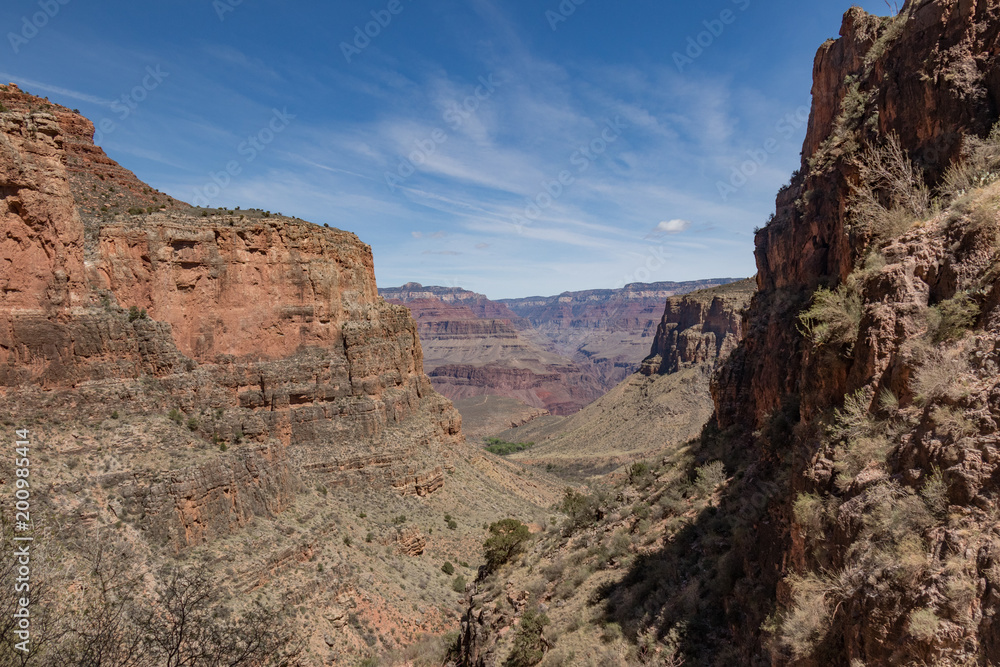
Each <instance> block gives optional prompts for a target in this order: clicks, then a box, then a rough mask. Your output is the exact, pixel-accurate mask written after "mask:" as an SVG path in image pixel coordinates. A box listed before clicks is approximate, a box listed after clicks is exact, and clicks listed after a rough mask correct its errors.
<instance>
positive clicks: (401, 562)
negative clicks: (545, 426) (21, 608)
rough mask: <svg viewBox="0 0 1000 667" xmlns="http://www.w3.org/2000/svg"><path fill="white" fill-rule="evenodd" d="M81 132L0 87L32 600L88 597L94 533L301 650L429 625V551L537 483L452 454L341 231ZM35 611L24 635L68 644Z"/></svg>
mask: <svg viewBox="0 0 1000 667" xmlns="http://www.w3.org/2000/svg"><path fill="white" fill-rule="evenodd" d="M93 131H94V130H93V126H92V125H91V124H90V122H89V121H87V120H86V119H84V118H82V117H81V116H79V115H78V114H77V113H75V112H72V111H70V110H68V109H65V108H63V107H59V106H57V105H52V104H51V103H49V102H48V101H46V100H44V99H41V98H37V97H33V96H31V95H28V94H26V93H23V92H21V91H20V90H18V89H17V88H16V86H13V85H10V86H0V196H2V203H0V231H2V233H0V290H2V294H3V297H2V301H0V416H2V421H3V423H4V424H5V425H6V427H7V428H8V429H9V430H10V434H9V435H10V437H11V438H13V437H14V435H13V432H14V429H15V428H24V429H28V430H29V431H30V434H31V440H32V442H33V443H34V446H35V447H37V449H36V450H34V451H35V452H36V454H35V456H37V457H38V458H35V459H34V460H33V461H32V466H33V467H32V479H33V480H34V481H33V484H34V485H35V488H37V489H39V490H40V489H45V493H44V494H43V495H39V496H38V499H37V501H36V502H37V505H36V506H35V507H34V510H35V511H34V516H35V517H36V518H35V529H36V530H37V531H39V533H37V534H38V535H41V534H42V532H44V533H45V534H46V535H48V536H49V537H50V538H51V539H50V542H51V544H52V546H51V547H50V549H55V548H56V545H58V549H59V550H60V551H59V556H58V558H59V560H60V562H61V563H62V565H61V566H60V567H59V568H52V569H44V568H42V567H41V566H39V568H38V569H37V570H36V571H35V573H36V575H37V577H39V579H40V580H42V581H44V582H45V583H47V584H48V587H47V588H45V590H47V591H54V592H53V593H52V594H53V595H56V596H58V592H59V591H72V590H78V589H79V590H88V588H87V585H86V584H85V583H84V581H85V579H86V577H87V576H89V575H88V574H87V573H88V571H89V570H88V569H87V568H88V566H86V565H84V563H85V561H86V560H87V558H88V557H89V555H91V552H90V549H91V547H92V546H93V545H95V544H101V543H103V542H104V541H105V540H103V539H102V538H101V535H105V536H112V535H117V536H118V537H119V538H120V539H121V540H123V541H124V542H125V543H127V544H129V545H131V546H130V549H134V550H135V551H136V555H135V557H134V558H133V559H130V561H129V562H130V563H131V562H132V561H135V564H136V567H139V568H140V570H142V571H144V572H145V573H146V574H145V575H144V576H146V577H148V578H147V580H146V581H147V582H148V585H149V586H150V588H151V590H159V589H158V588H157V587H159V586H161V585H165V584H164V582H162V581H159V580H157V578H156V576H157V575H156V573H158V572H159V571H160V568H161V566H163V565H164V563H165V562H171V561H169V560H168V557H169V558H173V559H175V560H174V561H173V562H181V563H192V562H194V563H202V564H203V565H202V566H203V567H207V568H208V569H209V570H210V572H211V576H212V578H213V581H216V582H218V584H217V585H218V586H220V587H221V588H220V590H221V591H224V592H225V595H226V596H228V598H227V599H228V600H229V601H231V602H232V603H233V604H235V605H236V606H237V607H238V606H240V605H242V604H245V603H248V598H247V597H246V594H247V593H248V592H250V591H254V592H255V595H256V598H257V600H258V601H268V602H269V603H270V604H271V605H273V606H274V607H275V608H284V609H285V610H286V611H285V612H282V613H281V614H280V615H279V616H276V618H278V619H280V622H279V621H277V620H276V625H280V624H281V623H285V622H288V623H290V624H292V625H294V626H295V627H297V630H296V632H295V637H296V639H297V640H298V641H299V642H300V643H301V644H302V645H303V646H304V650H305V652H304V653H303V659H304V662H305V664H356V663H359V662H360V661H361V660H362V659H363V658H364V657H366V656H367V655H370V654H373V653H378V652H380V651H384V650H390V649H394V648H399V647H402V646H405V645H406V644H408V643H410V642H412V641H413V640H414V639H415V638H416V637H417V636H419V635H421V634H424V633H432V634H433V633H440V632H442V631H443V630H444V629H446V628H448V627H449V625H450V624H452V623H453V622H454V620H453V617H454V616H455V613H456V612H455V610H454V608H450V607H449V605H450V604H453V602H454V600H456V599H457V598H458V593H457V592H455V591H454V590H452V583H453V582H451V581H450V580H449V577H448V576H447V575H444V574H443V573H441V570H440V568H441V563H442V562H443V561H444V560H446V559H450V560H454V561H455V562H456V563H457V562H459V560H465V559H466V558H468V557H469V556H468V554H470V553H474V551H475V549H474V547H475V545H476V544H478V543H479V542H481V528H480V524H481V523H482V522H483V521H491V520H495V519H496V518H498V517H499V516H504V515H510V514H515V515H519V516H524V517H525V518H528V517H530V516H531V515H532V514H533V513H535V512H538V511H539V510H538V506H537V505H536V503H542V504H545V505H547V504H549V503H550V502H551V500H552V498H553V496H552V485H551V483H550V482H548V481H546V480H544V479H542V478H539V477H537V476H535V477H532V476H531V475H530V474H529V475H528V476H526V477H523V478H522V475H523V474H524V473H523V471H522V470H521V469H520V468H519V467H517V466H515V465H512V464H509V463H504V462H497V461H495V460H493V459H491V458H485V459H484V458H483V456H481V454H480V453H479V452H478V451H476V450H475V449H473V448H470V447H467V446H466V445H465V444H464V442H463V437H462V433H461V418H460V416H459V414H458V412H457V411H456V410H455V409H454V408H453V407H452V405H451V403H450V402H449V401H448V400H447V399H445V398H444V397H442V396H440V395H439V394H437V393H436V392H435V391H434V390H433V389H432V388H431V385H430V382H429V381H428V379H427V377H426V376H425V375H424V373H423V364H422V361H423V358H422V351H421V348H420V343H419V335H418V333H417V324H416V322H415V321H414V320H413V319H412V318H411V317H410V314H409V312H408V311H407V309H406V308H403V307H401V306H397V305H392V304H388V303H386V302H385V301H384V300H383V299H381V298H380V297H379V296H378V293H377V290H376V287H375V276H374V268H373V259H372V255H371V250H370V248H369V247H368V246H367V245H365V244H363V243H362V242H361V241H360V240H359V239H358V238H357V237H356V236H354V235H353V234H350V233H348V232H342V231H339V230H332V229H323V228H320V227H317V226H315V225H311V224H308V223H305V222H303V221H299V220H294V219H289V218H286V217H280V216H272V215H270V214H269V213H267V212H261V211H218V210H212V211H208V210H201V209H192V208H190V207H188V206H187V205H185V204H183V203H182V202H177V201H175V200H172V199H170V198H168V197H166V196H165V195H160V194H159V193H157V192H156V191H155V190H153V189H152V188H150V187H148V186H146V185H145V184H143V183H141V181H139V180H138V179H137V178H136V177H135V176H134V175H132V174H131V173H130V172H128V171H126V170H125V169H123V168H121V167H120V166H118V165H117V164H115V163H114V162H113V161H111V160H110V159H109V158H107V156H106V155H104V153H103V151H101V150H100V148H98V147H96V146H94V145H93V143H92V140H91V138H92V136H93ZM102 202H103V203H102ZM12 462H13V459H12V458H11V457H6V458H5V459H4V460H3V461H2V462H0V483H3V482H2V480H7V482H11V481H12V480H13V479H14V471H13V468H12V467H11V466H12ZM10 502H13V501H12V499H11V497H10V496H9V494H5V496H4V500H3V503H2V505H3V510H4V516H5V517H7V516H8V515H9V516H13V514H12V510H11V507H9V503H10ZM8 510H11V511H10V512H9V511H8ZM448 513H454V514H455V515H456V517H458V519H459V520H458V521H457V522H454V523H455V526H454V527H452V526H451V525H450V524H449V525H448V526H447V527H445V528H441V526H444V525H445V524H444V523H443V522H442V520H441V516H442V515H444V514H448ZM449 517H450V514H449ZM4 525H6V524H4ZM434 527H438V528H439V530H438V532H437V533H434V532H433V528H434ZM404 528H405V529H406V530H403V529H404ZM447 528H452V530H448V529H447ZM116 539H117V538H116ZM418 543H419V544H420V545H421V548H420V549H415V548H414V545H415V544H418ZM4 544H5V548H6V546H7V544H8V543H7V541H6V540H5V541H4ZM417 551H419V552H420V554H418V553H417ZM376 553H377V554H378V555H377V556H376ZM8 556H9V558H12V556H10V555H9V554H8ZM373 563H377V564H378V567H375V565H373ZM2 574H3V573H0V575H2ZM407 576H410V577H414V578H415V580H416V581H417V582H419V583H420V586H419V587H417V586H416V585H415V584H414V585H411V586H408V585H407V582H406V577H407ZM81 587H82V588H81ZM456 588H457V587H456ZM408 589H409V590H408ZM449 600H451V602H449ZM68 602H69V601H67V603H68ZM81 604H83V603H82V602H81ZM294 605H301V606H299V607H297V608H296V607H294ZM70 608H76V609H79V610H80V611H81V613H82V610H83V608H82V607H68V608H66V609H70ZM39 609H41V610H47V611H41V612H40V613H41V614H42V615H41V616H40V617H39V619H38V623H39V626H38V627H39V629H41V628H43V627H46V628H53V633H54V634H53V636H57V635H58V636H62V637H63V638H64V639H65V638H67V637H73V636H75V635H74V632H75V631H71V632H69V633H68V634H64V635H60V634H59V633H56V630H60V632H65V631H66V628H67V627H70V626H71V625H72V623H73V622H74V621H73V616H72V615H71V614H68V615H66V616H65V617H60V616H58V615H57V612H58V610H59V609H60V607H59V605H57V604H55V602H53V604H51V605H42V606H40V607H39ZM306 609H308V610H309V611H308V612H307V611H306ZM60 624H70V625H60ZM345 626H346V627H345ZM40 631H41V630H40ZM53 641H54V640H53ZM67 641H68V640H67ZM84 643H86V642H84ZM9 649H10V647H9V646H7V645H4V646H2V647H0V652H3V653H0V656H6V657H3V660H6V659H7V657H9V655H8V654H7V653H6V652H4V651H8V650H9ZM63 650H69V648H68V647H66V646H64V647H63V648H62V649H58V648H53V649H51V651H55V653H54V654H53V655H55V654H57V653H59V652H60V651H63ZM39 659H41V658H39ZM57 662H58V659H57ZM39 664H47V663H39ZM52 664H56V663H52ZM59 664H65V663H59Z"/></svg>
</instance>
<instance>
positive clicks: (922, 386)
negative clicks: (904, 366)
mask: <svg viewBox="0 0 1000 667" xmlns="http://www.w3.org/2000/svg"><path fill="white" fill-rule="evenodd" d="M968 372H969V360H968V359H967V358H966V357H965V354H964V353H963V352H962V351H961V350H957V349H950V350H933V351H931V352H930V353H929V354H928V355H927V357H926V358H925V359H924V360H923V363H921V364H920V366H919V367H918V368H917V369H916V371H915V372H914V373H913V387H912V388H913V394H914V399H915V400H916V402H917V403H919V404H921V405H925V404H927V403H929V402H931V401H933V400H935V399H940V398H944V399H947V400H950V401H954V400H959V399H961V398H963V397H964V396H965V395H966V394H967V393H968V391H969V390H968V388H967V386H966V383H965V378H964V376H965V375H966V373H968Z"/></svg>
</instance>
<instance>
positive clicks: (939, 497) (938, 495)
mask: <svg viewBox="0 0 1000 667" xmlns="http://www.w3.org/2000/svg"><path fill="white" fill-rule="evenodd" d="M920 497H921V498H923V499H924V504H926V505H927V511H929V512H930V513H931V514H933V515H934V516H935V517H937V518H939V519H940V518H943V517H944V516H945V514H947V512H948V485H947V484H945V482H944V475H942V474H941V469H940V468H934V472H933V473H932V474H931V476H930V477H928V478H927V481H926V482H924V488H922V489H920Z"/></svg>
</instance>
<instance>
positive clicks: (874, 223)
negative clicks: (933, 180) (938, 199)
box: [849, 135, 930, 242]
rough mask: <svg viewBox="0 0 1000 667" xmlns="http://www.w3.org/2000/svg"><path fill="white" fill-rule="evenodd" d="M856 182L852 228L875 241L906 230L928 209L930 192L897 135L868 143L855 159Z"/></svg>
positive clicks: (852, 200)
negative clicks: (877, 142)
mask: <svg viewBox="0 0 1000 667" xmlns="http://www.w3.org/2000/svg"><path fill="white" fill-rule="evenodd" d="M854 165H855V166H856V167H857V169H858V178H859V183H858V184H857V185H855V186H853V188H852V190H853V192H852V196H851V201H850V203H849V211H850V214H851V227H852V229H854V230H856V231H858V232H859V233H860V234H861V235H862V236H864V237H865V238H867V239H870V240H872V241H874V242H881V241H885V240H888V239H891V238H893V237H895V236H898V235H899V234H901V233H903V232H905V231H906V230H907V229H909V228H910V226H911V225H912V224H913V223H914V222H916V221H917V220H920V219H922V218H923V217H924V216H926V214H927V212H928V210H929V208H930V191H929V190H928V189H927V186H926V185H925V184H924V182H923V177H922V176H921V174H920V173H919V172H918V171H917V169H916V167H914V165H913V163H912V162H911V161H910V158H909V156H908V155H907V153H906V151H905V150H903V147H902V145H901V144H900V141H899V137H897V136H896V135H890V136H889V138H888V140H887V141H886V142H885V143H883V144H872V145H870V146H868V148H866V149H865V150H864V151H862V152H861V154H860V155H859V156H858V157H857V158H856V159H855V160H854Z"/></svg>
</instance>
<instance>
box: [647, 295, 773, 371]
mask: <svg viewBox="0 0 1000 667" xmlns="http://www.w3.org/2000/svg"><path fill="white" fill-rule="evenodd" d="M755 288H756V284H755V281H753V280H743V281H740V282H736V283H730V284H729V285H726V286H724V287H718V288H713V289H707V290H702V291H699V292H695V293H693V294H691V295H688V296H679V297H671V298H669V299H667V305H666V307H665V308H664V311H663V319H662V320H661V321H660V324H659V326H658V327H657V329H656V338H655V339H654V340H653V347H652V349H651V350H650V353H649V356H648V357H647V358H646V359H645V360H644V361H643V362H642V367H641V368H640V372H641V373H642V374H643V375H653V374H657V373H659V374H666V373H675V372H677V371H678V370H680V369H681V368H690V367H691V366H694V365H696V364H703V363H705V362H710V363H713V364H714V363H715V362H717V361H719V360H724V359H726V358H727V357H728V356H729V354H730V353H731V352H732V351H733V350H734V349H735V348H736V345H737V344H738V343H739V342H740V340H741V339H742V338H743V316H744V313H743V309H744V308H745V307H746V305H747V302H748V299H749V296H750V295H751V294H753V292H754V289H755Z"/></svg>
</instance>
